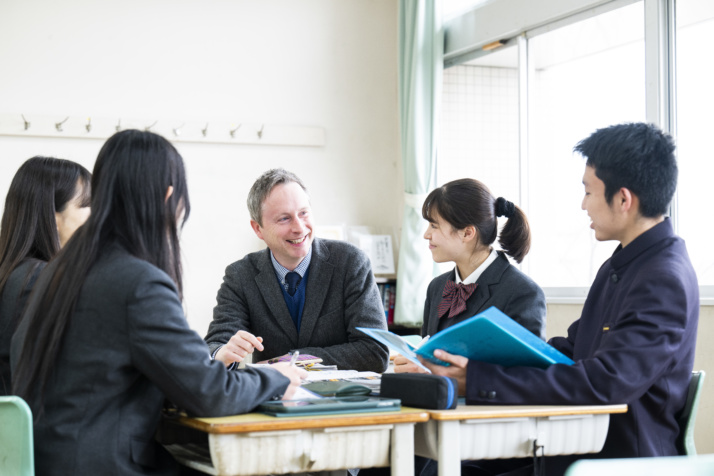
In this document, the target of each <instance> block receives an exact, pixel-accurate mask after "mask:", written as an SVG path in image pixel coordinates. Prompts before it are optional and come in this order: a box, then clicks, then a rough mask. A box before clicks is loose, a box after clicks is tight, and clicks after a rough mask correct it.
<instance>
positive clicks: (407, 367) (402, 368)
mask: <svg viewBox="0 0 714 476" xmlns="http://www.w3.org/2000/svg"><path fill="white" fill-rule="evenodd" d="M406 372H409V373H420V374H425V373H426V370H424V369H422V368H421V367H419V366H417V364H415V363H414V362H412V361H411V360H409V359H407V358H406V357H404V356H403V355H397V356H396V357H395V358H394V373H397V374H399V373H406Z"/></svg>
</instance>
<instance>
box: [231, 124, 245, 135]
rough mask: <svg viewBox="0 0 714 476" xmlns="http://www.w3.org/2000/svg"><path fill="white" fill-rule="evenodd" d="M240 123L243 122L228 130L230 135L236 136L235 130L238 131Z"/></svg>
mask: <svg viewBox="0 0 714 476" xmlns="http://www.w3.org/2000/svg"><path fill="white" fill-rule="evenodd" d="M242 125H243V124H238V127H236V128H235V129H231V130H230V134H231V137H235V136H236V132H238V129H240V126H242Z"/></svg>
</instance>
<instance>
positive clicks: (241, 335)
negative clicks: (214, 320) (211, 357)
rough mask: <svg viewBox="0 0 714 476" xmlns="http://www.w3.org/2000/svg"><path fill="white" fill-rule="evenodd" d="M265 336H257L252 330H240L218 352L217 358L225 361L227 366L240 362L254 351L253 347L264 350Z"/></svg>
mask: <svg viewBox="0 0 714 476" xmlns="http://www.w3.org/2000/svg"><path fill="white" fill-rule="evenodd" d="M262 342H263V338H262V337H256V336H254V335H253V334H251V333H250V332H246V331H238V332H236V333H235V335H234V336H233V337H231V339H230V340H229V341H228V342H227V343H226V344H225V345H224V346H223V347H221V348H220V349H219V350H218V352H217V353H216V357H215V359H216V360H220V361H221V362H223V363H224V364H225V365H226V367H228V366H229V365H231V364H232V363H233V362H240V361H242V360H243V359H245V356H246V355H248V354H252V353H253V349H258V350H260V351H262V350H263V344H262Z"/></svg>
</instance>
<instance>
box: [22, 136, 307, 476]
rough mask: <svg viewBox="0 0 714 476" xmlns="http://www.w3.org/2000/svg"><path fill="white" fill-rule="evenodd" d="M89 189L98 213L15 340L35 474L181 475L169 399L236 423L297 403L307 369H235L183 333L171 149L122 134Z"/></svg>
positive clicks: (180, 208)
mask: <svg viewBox="0 0 714 476" xmlns="http://www.w3.org/2000/svg"><path fill="white" fill-rule="evenodd" d="M92 190H93V196H92V215H91V217H90V218H89V220H88V221H87V223H86V224H85V225H84V226H83V227H82V228H81V229H80V230H79V231H78V232H77V234H76V235H75V237H74V238H73V239H72V240H70V242H69V243H68V245H67V246H66V247H65V248H64V249H63V250H62V252H61V253H60V254H59V255H58V256H57V257H56V258H55V259H54V260H53V261H52V262H51V263H49V264H48V265H47V267H46V268H45V270H44V271H43V272H42V274H41V275H40V277H39V278H38V280H37V283H36V284H35V289H34V292H33V293H32V295H31V297H30V300H29V302H28V305H27V309H26V311H25V314H24V315H23V319H22V322H21V323H20V325H19V327H18V330H17V332H16V333H15V336H14V337H13V340H12V348H11V365H12V372H13V374H12V379H13V390H14V391H15V392H16V393H17V394H18V395H20V396H21V397H23V398H24V399H25V400H26V401H27V402H28V404H29V405H30V408H31V409H32V412H33V416H34V417H35V432H34V438H35V466H36V468H37V470H38V473H39V474H53V475H80V474H81V475H84V474H101V475H149V474H176V473H177V472H178V468H177V465H176V463H174V462H173V461H172V459H171V458H170V457H169V456H168V454H167V453H166V451H165V450H164V449H163V448H162V447H161V446H160V445H159V444H158V443H156V442H155V441H154V435H155V433H156V430H157V427H158V423H159V419H160V418H161V407H162V404H163V403H164V400H165V399H169V400H171V401H172V402H173V403H175V404H176V405H178V406H180V407H182V408H184V409H186V410H187V411H188V412H189V413H191V414H194V415H198V416H222V415H229V414H236V413H242V412H246V411H249V410H251V409H253V408H254V407H256V406H257V405H258V404H259V403H261V402H263V401H265V400H268V399H270V398H273V397H279V396H281V395H283V394H285V397H286V398H289V397H290V394H291V390H292V392H294V389H295V388H296V386H297V385H299V382H300V378H299V371H298V370H297V369H295V368H294V367H290V366H288V365H283V366H279V367H277V368H275V367H274V368H275V370H273V368H271V369H250V370H246V371H241V372H230V371H228V370H227V369H226V368H225V366H224V365H223V364H222V363H220V362H213V361H211V359H210V358H209V354H208V348H207V347H206V345H205V343H204V342H203V340H202V339H201V338H200V337H199V336H198V334H196V333H195V332H194V331H192V330H191V329H190V328H189V327H188V324H187V322H186V319H185V316H184V314H183V309H182V306H181V299H180V295H181V281H182V280H181V263H180V247H179V242H178V227H179V226H178V222H179V221H181V218H182V217H183V218H184V219H185V218H186V217H188V214H189V212H190V203H189V198H188V191H187V189H186V180H185V175H184V168H183V160H182V159H181V156H180V155H179V154H178V152H177V151H176V149H175V148H174V147H173V146H172V145H171V144H170V143H168V141H166V140H165V139H164V138H162V137H160V136H157V135H156V134H153V133H150V132H140V131H122V132H119V133H117V134H115V135H114V136H112V137H111V138H110V139H109V140H108V141H107V143H106V144H105V145H104V146H103V147H102V150H101V151H100V153H99V156H98V158H97V162H96V164H95V168H94V174H93V177H92ZM276 370H277V371H276ZM303 372H304V371H303ZM281 374H283V375H281ZM286 377H287V378H286Z"/></svg>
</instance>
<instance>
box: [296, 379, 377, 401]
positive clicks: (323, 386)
mask: <svg viewBox="0 0 714 476" xmlns="http://www.w3.org/2000/svg"><path fill="white" fill-rule="evenodd" d="M303 388H306V389H307V390H310V391H311V392H314V393H316V394H318V395H322V396H323V397H351V396H354V395H369V394H370V393H372V390H371V389H370V388H369V387H367V386H365V385H360V384H358V383H352V382H347V381H341V380H338V381H331V380H320V381H318V382H311V383H306V384H304V385H303Z"/></svg>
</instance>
